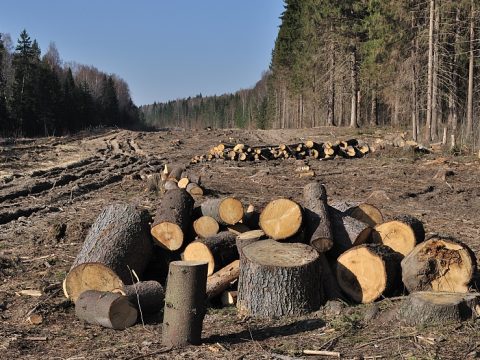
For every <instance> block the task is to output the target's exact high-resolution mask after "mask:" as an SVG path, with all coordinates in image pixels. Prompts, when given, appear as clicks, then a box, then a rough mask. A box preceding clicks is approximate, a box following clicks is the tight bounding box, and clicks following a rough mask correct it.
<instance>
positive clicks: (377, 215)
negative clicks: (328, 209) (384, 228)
mask: <svg viewBox="0 0 480 360" xmlns="http://www.w3.org/2000/svg"><path fill="white" fill-rule="evenodd" d="M330 205H331V206H333V207H334V208H335V209H337V210H340V211H342V212H344V213H345V214H346V215H348V216H351V217H353V218H354V219H357V220H359V221H361V222H364V223H366V224H368V225H369V226H371V227H374V226H375V225H377V224H381V223H383V215H382V212H381V211H380V210H379V209H378V208H377V207H376V206H374V205H371V204H368V203H364V202H355V201H334V202H332V203H330Z"/></svg>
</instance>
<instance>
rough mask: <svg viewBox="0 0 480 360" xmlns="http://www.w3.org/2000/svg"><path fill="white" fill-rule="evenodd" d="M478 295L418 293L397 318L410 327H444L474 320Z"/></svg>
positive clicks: (478, 303) (408, 298) (409, 298)
mask: <svg viewBox="0 0 480 360" xmlns="http://www.w3.org/2000/svg"><path fill="white" fill-rule="evenodd" d="M479 306H480V294H479V293H468V294H462V293H457V292H433V291H418V292H414V293H412V294H410V295H409V296H408V297H407V299H406V300H405V301H404V302H403V304H402V306H401V307H400V309H399V317H400V319H401V320H403V321H404V322H405V323H406V324H407V325H410V326H429V325H437V326H438V325H445V324H449V323H455V322H460V321H464V320H468V319H472V318H476V317H477V316H478V315H479V314H478V310H479Z"/></svg>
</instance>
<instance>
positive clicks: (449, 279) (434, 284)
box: [402, 237, 477, 293]
mask: <svg viewBox="0 0 480 360" xmlns="http://www.w3.org/2000/svg"><path fill="white" fill-rule="evenodd" d="M476 267H477V264H476V259H475V255H474V254H473V252H472V250H471V249H470V248H469V247H468V246H467V245H465V244H464V243H462V242H460V241H458V240H455V239H452V238H440V237H437V238H432V239H429V240H427V241H425V242H422V243H420V244H418V245H417V246H416V247H415V249H413V250H412V251H411V252H410V253H409V254H408V255H407V256H406V257H405V258H404V259H403V260H402V279H403V283H404V284H405V287H406V288H407V289H408V291H410V292H413V291H420V290H427V291H452V292H461V293H465V292H467V291H468V285H469V284H470V282H471V281H472V279H473V277H474V274H475V271H476Z"/></svg>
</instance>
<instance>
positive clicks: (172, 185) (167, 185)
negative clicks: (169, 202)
mask: <svg viewBox="0 0 480 360" xmlns="http://www.w3.org/2000/svg"><path fill="white" fill-rule="evenodd" d="M163 188H164V189H165V191H168V190H175V189H178V184H177V183H176V182H175V181H173V180H167V181H165V183H164V184H163Z"/></svg>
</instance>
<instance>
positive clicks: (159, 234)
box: [151, 222, 184, 251]
mask: <svg viewBox="0 0 480 360" xmlns="http://www.w3.org/2000/svg"><path fill="white" fill-rule="evenodd" d="M151 233H152V236H153V237H154V239H156V240H157V244H158V245H160V246H162V247H164V248H166V249H168V250H172V251H175V250H178V249H180V248H181V247H182V244H183V238H184V235H183V231H182V229H181V228H180V226H178V225H177V224H174V223H170V222H163V223H160V224H158V225H155V226H153V227H152V230H151Z"/></svg>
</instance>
